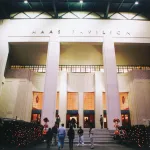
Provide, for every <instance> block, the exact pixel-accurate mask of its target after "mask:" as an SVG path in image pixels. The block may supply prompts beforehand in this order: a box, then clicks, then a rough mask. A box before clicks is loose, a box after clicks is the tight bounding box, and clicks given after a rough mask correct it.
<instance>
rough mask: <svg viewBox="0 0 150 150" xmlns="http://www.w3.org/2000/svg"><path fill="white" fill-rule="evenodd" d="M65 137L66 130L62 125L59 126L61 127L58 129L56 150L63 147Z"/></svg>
mask: <svg viewBox="0 0 150 150" xmlns="http://www.w3.org/2000/svg"><path fill="white" fill-rule="evenodd" d="M65 136H66V128H65V127H64V124H63V123H62V124H61V127H59V129H58V149H60V148H63V147H64V140H65Z"/></svg>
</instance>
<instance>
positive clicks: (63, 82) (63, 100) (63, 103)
mask: <svg viewBox="0 0 150 150" xmlns="http://www.w3.org/2000/svg"><path fill="white" fill-rule="evenodd" d="M66 113H67V72H63V71H62V72H61V73H60V90H59V116H60V119H61V123H64V125H65V126H66Z"/></svg>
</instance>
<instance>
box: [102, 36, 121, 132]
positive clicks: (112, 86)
mask: <svg viewBox="0 0 150 150" xmlns="http://www.w3.org/2000/svg"><path fill="white" fill-rule="evenodd" d="M103 60H104V75H105V89H106V101H107V126H108V129H110V130H113V129H114V123H113V119H114V118H119V119H120V121H121V111H120V101H119V90H118V80H117V68H116V57H115V47H114V42H113V40H112V38H111V37H110V36H105V37H104V43H103Z"/></svg>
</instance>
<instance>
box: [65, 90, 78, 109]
mask: <svg viewBox="0 0 150 150" xmlns="http://www.w3.org/2000/svg"><path fill="white" fill-rule="evenodd" d="M67 110H78V93H76V92H68V94H67Z"/></svg>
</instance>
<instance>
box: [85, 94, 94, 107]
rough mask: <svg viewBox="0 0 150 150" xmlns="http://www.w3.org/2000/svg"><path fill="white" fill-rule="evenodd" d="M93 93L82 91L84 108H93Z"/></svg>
mask: <svg viewBox="0 0 150 150" xmlns="http://www.w3.org/2000/svg"><path fill="white" fill-rule="evenodd" d="M94 103H95V93H94V92H86V93H84V104H83V105H84V107H83V108H84V110H94V109H95V105H94Z"/></svg>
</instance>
